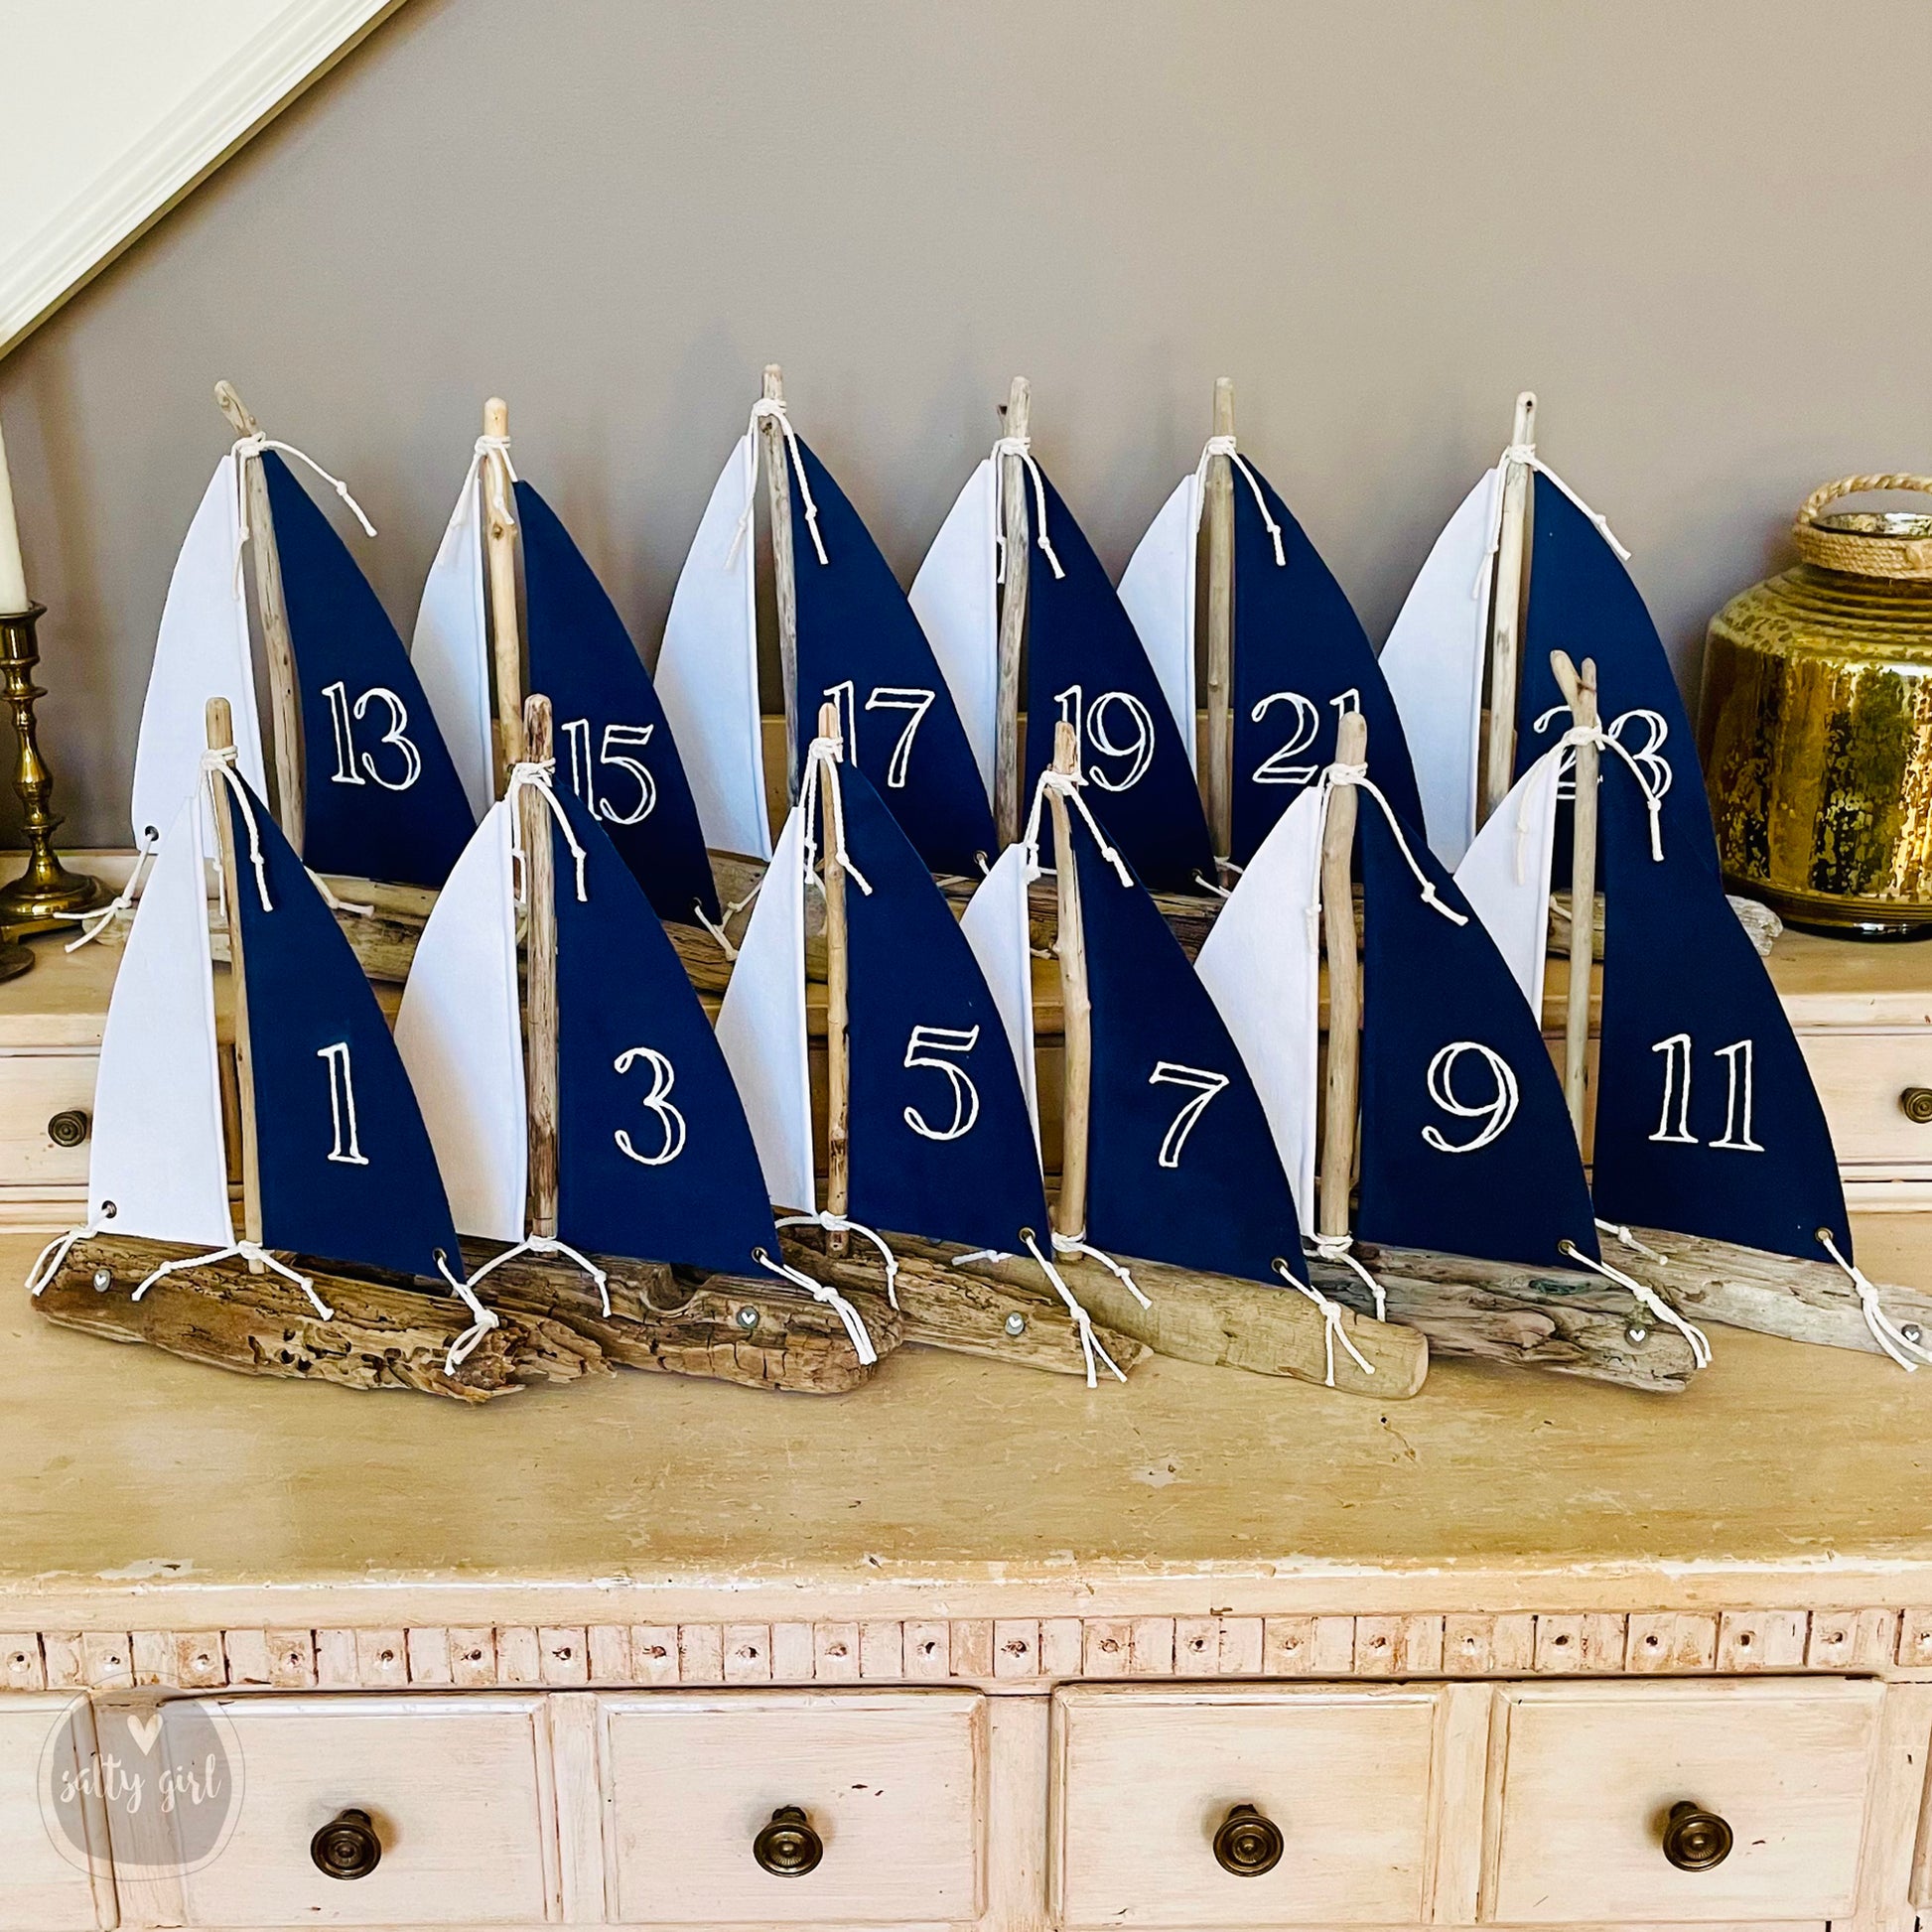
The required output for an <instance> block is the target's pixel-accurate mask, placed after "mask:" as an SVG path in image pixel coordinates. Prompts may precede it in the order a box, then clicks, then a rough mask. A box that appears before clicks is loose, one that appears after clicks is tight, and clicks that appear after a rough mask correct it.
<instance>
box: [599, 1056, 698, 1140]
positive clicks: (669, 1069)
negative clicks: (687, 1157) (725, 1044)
mask: <svg viewBox="0 0 1932 1932" xmlns="http://www.w3.org/2000/svg"><path fill="white" fill-rule="evenodd" d="M639 1060H642V1061H643V1063H644V1064H645V1065H646V1066H647V1067H649V1068H650V1091H649V1092H648V1093H647V1094H645V1095H644V1098H643V1107H644V1111H645V1112H646V1113H649V1114H655V1115H656V1116H657V1123H658V1125H659V1126H660V1127H662V1128H663V1130H664V1144H663V1146H662V1147H660V1148H659V1149H658V1150H657V1152H656V1153H655V1154H639V1153H638V1152H637V1149H636V1145H635V1143H634V1142H633V1141H632V1140H631V1138H630V1135H629V1133H628V1131H627V1130H626V1129H624V1128H621V1127H620V1128H619V1129H618V1131H617V1134H616V1136H615V1139H616V1141H617V1144H618V1149H619V1151H620V1152H621V1154H623V1155H625V1156H626V1157H627V1158H628V1159H630V1160H632V1161H634V1162H636V1164H637V1165H638V1166H639V1167H640V1168H665V1167H669V1166H670V1164H671V1163H672V1162H673V1161H675V1160H676V1159H677V1157H678V1156H679V1155H680V1154H682V1153H683V1152H684V1134H685V1127H684V1116H683V1115H682V1114H681V1113H679V1112H678V1110H677V1109H676V1108H675V1107H673V1106H672V1105H671V1089H672V1087H674V1086H675V1085H676V1084H677V1069H676V1068H675V1067H674V1066H672V1064H671V1063H670V1061H669V1060H667V1059H666V1058H665V1057H664V1055H663V1054H662V1053H660V1052H658V1051H657V1049H656V1048H655V1047H652V1046H626V1047H625V1048H624V1049H623V1051H622V1052H621V1053H620V1054H619V1055H618V1057H617V1058H616V1059H615V1060H614V1061H613V1062H612V1065H613V1066H614V1067H615V1068H616V1070H617V1071H618V1072H620V1073H628V1072H629V1071H630V1069H631V1068H632V1067H633V1066H635V1065H636V1064H637V1062H638V1061H639Z"/></svg>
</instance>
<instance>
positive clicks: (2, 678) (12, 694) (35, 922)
mask: <svg viewBox="0 0 1932 1932" xmlns="http://www.w3.org/2000/svg"><path fill="white" fill-rule="evenodd" d="M46 608H47V607H46V606H45V605H42V604H36V605H33V606H31V607H30V608H29V609H27V610H25V611H23V612H21V613H20V615H19V616H18V617H0V696H4V697H5V699H6V702H7V705H8V708H9V709H10V710H11V711H12V712H13V723H14V733H15V735H16V737H18V739H19V741H20V757H19V759H18V760H17V762H16V763H15V765H14V790H15V791H17V792H18V793H19V794H20V802H21V803H22V804H23V805H24V806H25V807H26V812H25V815H24V817H23V819H22V821H21V824H22V829H23V830H24V831H25V833H26V834H27V865H26V869H25V870H24V871H23V872H22V873H21V875H20V877H19V878H18V879H16V880H14V881H13V883H12V884H11V885H8V886H4V887H0V934H4V935H9V943H8V944H7V946H6V948H5V950H4V952H0V978H7V979H11V978H12V977H13V976H14V974H16V973H24V972H25V971H26V970H27V967H28V966H29V965H31V964H32V963H33V957H34V956H33V954H32V953H30V952H29V951H28V950H27V948H26V947H25V946H22V945H19V944H18V943H17V941H15V940H14V939H13V938H12V935H17V934H19V933H21V932H23V931H26V932H33V931H44V930H46V929H48V928H50V927H53V926H58V925H66V924H69V923H70V922H71V921H72V920H74V919H77V918H78V917H79V916H80V914H81V913H82V912H85V911H86V910H87V909H88V908H89V907H90V906H94V905H98V904H99V903H100V901H101V899H102V897H104V895H103V892H102V888H101V884H100V881H99V880H97V879H91V878H88V877H87V876H85V875H84V874H79V873H71V872H69V871H68V869H67V867H66V866H64V865H62V863H61V861H60V857H59V855H58V854H57V853H56V852H55V850H54V829H55V827H56V826H58V825H59V824H60V822H61V819H60V814H59V813H58V812H55V811H53V810H52V809H50V803H51V800H52V799H53V796H54V774H53V772H51V771H50V770H49V769H48V768H47V760H46V759H44V758H43V757H42V756H41V747H40V733H39V730H38V728H37V726H36V724H35V721H34V703H35V700H36V699H38V698H44V697H45V696H46V695H47V693H46V690H45V689H44V688H43V687H42V686H41V685H38V684H36V683H35V682H34V669H35V666H37V665H38V664H39V663H40V661H41V652H40V643H39V641H38V639H37V638H36V636H35V634H34V626H35V625H36V624H37V623H38V622H39V621H40V619H41V617H42V616H43V615H44V614H45V611H46ZM15 955H18V958H16V957H15ZM22 962H24V963H22Z"/></svg>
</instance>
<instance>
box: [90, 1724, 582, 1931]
mask: <svg viewBox="0 0 1932 1932" xmlns="http://www.w3.org/2000/svg"><path fill="white" fill-rule="evenodd" d="M201 1703H202V1700H199V1699H182V1700H177V1701H176V1702H173V1703H170V1704H168V1705H165V1706H163V1707H162V1711H163V1718H164V1724H165V1728H164V1731H163V1748H162V1756H163V1757H164V1758H166V1759H169V1760H172V1759H173V1758H175V1757H178V1756H179V1757H182V1758H184V1759H189V1760H192V1759H193V1758H194V1756H195V1755H196V1751H195V1748H194V1744H195V1742H197V1741H199V1740H200V1738H201V1737H202V1736H205V1734H206V1731H205V1726H206V1723H207V1720H206V1719H205V1718H198V1715H197V1706H198V1705H200V1704H201ZM208 1703H209V1705H210V1706H211V1707H212V1710H213V1712H214V1714H215V1716H216V1719H217V1721H224V1722H225V1737H226V1741H227V1743H228V1748H229V1749H230V1750H231V1751H232V1752H233V1754H234V1755H235V1757H236V1758H238V1760H239V1778H238V1783H239V1792H240V1801H239V1803H238V1804H237V1806H236V1808H235V1819H234V1824H233V1828H232V1836H230V1837H229V1839H228V1841H227V1844H226V1847H225V1849H223V1850H222V1851H221V1852H220V1854H219V1856H218V1857H216V1858H214V1859H212V1860H211V1861H210V1862H208V1863H203V1864H201V1865H200V1866H199V1867H193V1861H192V1860H189V1859H184V1861H183V1863H185V1864H189V1865H191V1867H192V1868H190V1869H188V1870H186V1871H185V1872H184V1874H183V1876H182V1878H181V1880H180V1885H181V1907H182V1910H183V1912H184V1914H185V1919H186V1922H187V1923H188V1924H189V1925H232V1926H284V1925H450V1924H455V1925H497V1924H525V1923H529V1922H531V1921H540V1920H542V1919H544V1918H545V1917H552V1916H555V1914H554V1912H553V1911H551V1910H550V1909H549V1906H550V1901H551V1900H552V1899H553V1898H554V1897H555V1894H556V1877H555V1867H556V1857H555V1845H556V1825H555V1818H554V1808H553V1804H552V1793H551V1778H550V1753H549V1731H548V1725H547V1723H546V1720H545V1712H544V1704H543V1700H542V1699H541V1698H536V1697H491V1696H475V1697H471V1696H457V1697H449V1698H428V1697H383V1696H370V1697H354V1696H347V1697H292V1698H281V1697H263V1698H253V1699H249V1698H220V1699H213V1700H209V1701H208ZM191 1734H193V1736H191ZM349 1810H354V1811H359V1812H361V1813H364V1814H365V1815H366V1817H367V1819H368V1824H369V1829H371V1830H372V1831H373V1833H374V1834H375V1840H376V1844H377V1847H378V1848H379V1849H378V1858H377V1863H376V1864H375V1867H374V1869H373V1870H371V1871H369V1872H367V1873H366V1875H363V1876H359V1877H342V1876H331V1875H329V1874H327V1873H325V1872H324V1871H322V1870H321V1869H319V1868H318V1866H317V1863H316V1859H315V1857H314V1855H313V1853H312V1850H311V1844H312V1841H313V1840H314V1838H315V1836H316V1833H317V1832H318V1831H319V1830H320V1829H321V1828H322V1827H324V1826H326V1825H329V1824H331V1823H332V1822H333V1821H335V1820H336V1819H337V1818H338V1817H339V1816H340V1815H341V1814H342V1813H343V1812H345V1811H349ZM117 1852H118V1846H117Z"/></svg>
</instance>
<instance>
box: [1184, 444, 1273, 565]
mask: <svg viewBox="0 0 1932 1932" xmlns="http://www.w3.org/2000/svg"><path fill="white" fill-rule="evenodd" d="M1217 456H1224V457H1226V458H1227V460H1228V462H1229V463H1231V464H1232V465H1233V466H1234V468H1235V469H1237V470H1239V471H1240V472H1241V474H1242V475H1243V476H1244V477H1246V478H1247V480H1248V488H1249V490H1250V491H1251V492H1252V493H1253V495H1254V499H1255V508H1256V509H1258V510H1259V511H1260V512H1261V520H1262V522H1263V524H1264V525H1265V526H1266V527H1267V530H1268V538H1269V541H1270V542H1271V543H1273V544H1274V546H1275V567H1276V568H1277V569H1278V570H1286V569H1287V568H1288V552H1287V551H1286V550H1285V549H1284V548H1283V547H1282V526H1281V525H1280V524H1279V523H1277V522H1276V521H1275V513H1274V511H1273V510H1271V509H1270V508H1269V507H1268V498H1267V497H1266V496H1264V495H1263V494H1262V493H1261V479H1260V478H1259V477H1257V476H1256V475H1255V473H1254V471H1253V470H1252V469H1250V468H1249V466H1248V459H1247V458H1246V457H1244V456H1243V455H1242V454H1241V452H1240V451H1239V450H1237V449H1236V448H1235V447H1234V438H1233V437H1231V436H1210V437H1209V438H1208V439H1207V441H1206V442H1205V443H1204V444H1203V445H1202V446H1201V453H1200V462H1199V463H1198V464H1197V465H1195V467H1194V504H1195V515H1196V516H1197V517H1198V515H1199V513H1200V504H1201V501H1202V499H1203V497H1204V496H1205V494H1206V489H1207V466H1208V463H1209V462H1210V461H1211V460H1212V459H1213V458H1215V457H1217Z"/></svg>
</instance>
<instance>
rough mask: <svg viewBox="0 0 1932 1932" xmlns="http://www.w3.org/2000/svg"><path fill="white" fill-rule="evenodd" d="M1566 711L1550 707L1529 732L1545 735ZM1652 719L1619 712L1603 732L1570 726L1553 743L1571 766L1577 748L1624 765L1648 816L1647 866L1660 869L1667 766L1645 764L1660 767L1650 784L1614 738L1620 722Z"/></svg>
mask: <svg viewBox="0 0 1932 1932" xmlns="http://www.w3.org/2000/svg"><path fill="white" fill-rule="evenodd" d="M1569 710H1570V707H1569V706H1568V705H1567V704H1553V705H1552V706H1551V707H1550V708H1549V710H1548V711H1545V712H1542V713H1541V714H1539V716H1538V717H1537V720H1536V723H1535V725H1534V727H1533V729H1534V730H1536V731H1537V732H1544V731H1547V730H1548V729H1549V726H1550V721H1551V719H1553V718H1556V717H1558V716H1559V715H1561V714H1564V713H1567V712H1569ZM1656 717H1657V714H1656V713H1655V712H1650V711H1624V712H1619V713H1618V714H1617V716H1616V717H1615V718H1613V719H1612V720H1611V721H1610V723H1609V725H1608V727H1607V728H1606V727H1604V726H1602V725H1572V726H1571V727H1570V729H1569V730H1568V731H1566V732H1565V733H1564V735H1563V736H1562V737H1561V738H1560V739H1558V740H1557V744H1558V746H1559V747H1560V748H1563V749H1567V750H1570V751H1571V753H1572V759H1573V764H1574V759H1575V748H1576V747H1577V746H1579V745H1594V746H1595V747H1596V749H1597V750H1598V751H1599V752H1613V753H1614V754H1615V755H1616V756H1617V757H1618V758H1620V759H1622V760H1623V762H1624V764H1625V765H1626V766H1627V767H1628V768H1629V772H1630V775H1631V777H1633V778H1634V779H1635V780H1636V781H1637V789H1638V790H1639V791H1640V792H1642V793H1643V803H1644V810H1645V811H1646V812H1647V813H1648V814H1649V817H1650V858H1651V863H1652V864H1653V865H1659V866H1661V865H1662V864H1663V863H1664V794H1665V793H1666V792H1667V791H1669V790H1670V780H1671V770H1670V766H1669V765H1668V764H1666V763H1665V762H1664V760H1663V759H1659V758H1653V759H1650V760H1649V761H1650V762H1651V763H1654V764H1656V765H1659V766H1661V768H1662V771H1663V775H1662V776H1661V777H1660V778H1659V779H1658V780H1657V781H1656V783H1654V784H1653V783H1652V782H1651V780H1650V776H1649V773H1648V772H1647V771H1646V770H1645V768H1644V767H1645V761H1644V760H1643V759H1639V758H1638V757H1637V755H1636V754H1635V753H1634V752H1632V751H1631V750H1630V748H1629V747H1628V746H1627V745H1625V744H1624V742H1623V740H1622V739H1621V738H1619V737H1618V736H1617V732H1618V729H1619V727H1621V725H1622V724H1623V721H1624V720H1625V719H1626V718H1656ZM1658 723H1659V724H1660V725H1661V724H1662V723H1663V721H1662V719H1658ZM1561 795H1562V794H1561V793H1559V796H1561ZM1571 795H1572V796H1573V797H1574V796H1575V795H1576V783H1575V780H1574V778H1573V780H1572V783H1571ZM1524 803H1525V804H1527V803H1528V800H1527V799H1526V800H1525V801H1524ZM1519 809H1520V808H1519ZM1522 830H1523V827H1522V822H1521V820H1520V819H1519V820H1518V824H1517V832H1518V836H1519V838H1520V836H1521V834H1522ZM1519 870H1520V868H1519Z"/></svg>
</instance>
